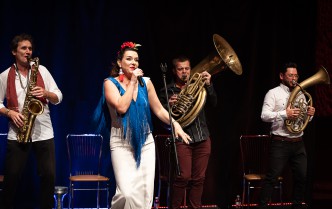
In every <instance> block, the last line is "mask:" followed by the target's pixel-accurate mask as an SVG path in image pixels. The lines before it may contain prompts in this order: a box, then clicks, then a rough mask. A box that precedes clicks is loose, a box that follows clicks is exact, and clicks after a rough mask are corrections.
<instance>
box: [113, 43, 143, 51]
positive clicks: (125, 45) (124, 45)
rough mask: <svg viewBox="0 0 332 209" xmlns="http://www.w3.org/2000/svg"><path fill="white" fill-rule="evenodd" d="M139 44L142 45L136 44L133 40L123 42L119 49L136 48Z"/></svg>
mask: <svg viewBox="0 0 332 209" xmlns="http://www.w3.org/2000/svg"><path fill="white" fill-rule="evenodd" d="M139 46H142V45H141V44H136V43H134V42H124V43H123V44H122V45H121V50H124V49H125V48H132V49H135V50H138V49H137V47H139ZM121 50H120V51H121ZM120 51H118V54H119V53H120Z"/></svg>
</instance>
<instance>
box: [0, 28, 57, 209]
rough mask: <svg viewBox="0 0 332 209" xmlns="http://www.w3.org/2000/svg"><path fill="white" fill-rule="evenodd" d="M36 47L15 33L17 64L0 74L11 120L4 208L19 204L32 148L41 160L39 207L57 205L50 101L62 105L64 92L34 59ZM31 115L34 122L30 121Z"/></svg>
mask: <svg viewBox="0 0 332 209" xmlns="http://www.w3.org/2000/svg"><path fill="white" fill-rule="evenodd" d="M33 47H34V45H33V40H32V37H31V36H30V35H28V34H20V35H17V36H15V37H14V38H13V40H12V42H11V53H12V55H13V56H14V58H15V60H14V64H13V65H12V66H11V67H9V68H8V69H6V70H5V71H4V72H2V73H1V74H0V113H1V114H2V115H4V116H6V117H8V119H9V120H10V123H9V131H8V137H7V138H8V142H7V148H6V160H5V169H4V180H3V191H2V201H1V203H0V208H1V209H9V208H14V206H15V205H17V203H19V202H18V201H16V200H17V199H15V198H16V197H17V195H16V193H17V191H16V190H17V188H18V185H19V181H20V179H21V176H22V173H23V171H24V168H25V165H26V162H27V159H28V157H29V153H30V151H33V152H35V153H34V154H35V157H36V159H37V162H38V163H37V169H38V175H39V176H40V195H39V200H40V205H39V206H40V207H39V208H44V209H51V208H53V207H54V198H53V195H54V184H55V147H54V132H53V127H52V122H51V117H50V109H49V106H48V104H49V103H52V104H59V103H60V102H61V101H62V93H61V91H60V90H59V88H58V86H57V84H56V83H55V81H54V79H53V77H52V75H51V74H50V72H49V71H48V70H47V69H46V68H45V67H44V66H42V65H39V59H31V57H32V52H33V49H34V48H33ZM5 99H6V103H5ZM5 104H6V106H5ZM31 104H32V105H31ZM35 104H37V106H38V108H39V106H41V107H40V111H38V113H36V115H35V116H33V117H32V116H31V115H32V112H33V111H34V109H35V108H32V109H31V108H30V107H32V106H33V105H35ZM37 106H36V107H37ZM29 118H33V121H27V120H28V119H29ZM21 136H22V137H21ZM22 139H24V140H22ZM20 204H23V205H24V203H20ZM23 205H21V207H23ZM24 206H25V205H24Z"/></svg>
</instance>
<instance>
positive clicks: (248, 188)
mask: <svg viewBox="0 0 332 209" xmlns="http://www.w3.org/2000/svg"><path fill="white" fill-rule="evenodd" d="M247 208H248V209H250V182H248V183H247Z"/></svg>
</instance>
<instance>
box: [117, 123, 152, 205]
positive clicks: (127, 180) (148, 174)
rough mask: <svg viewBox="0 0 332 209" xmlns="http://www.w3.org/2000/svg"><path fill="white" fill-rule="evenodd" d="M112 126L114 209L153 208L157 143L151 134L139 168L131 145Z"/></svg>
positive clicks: (144, 147) (143, 149)
mask: <svg viewBox="0 0 332 209" xmlns="http://www.w3.org/2000/svg"><path fill="white" fill-rule="evenodd" d="M114 129H115V128H112V133H111V140H110V149H111V160H112V165H113V170H114V176H115V181H116V192H115V195H114V196H113V198H112V204H111V208H112V209H151V207H152V202H153V190H154V178H155V158H156V155H155V144H154V139H153V135H152V133H150V134H149V136H148V138H147V140H146V143H145V144H144V146H143V148H142V153H141V164H140V166H139V167H138V168H137V166H136V161H135V159H134V152H133V148H132V146H131V145H130V144H129V143H128V141H125V140H123V139H122V138H121V136H120V135H121V134H120V133H119V129H118V130H114Z"/></svg>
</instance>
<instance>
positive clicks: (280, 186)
mask: <svg viewBox="0 0 332 209" xmlns="http://www.w3.org/2000/svg"><path fill="white" fill-rule="evenodd" d="M279 195H280V202H281V205H284V204H283V199H282V195H283V193H282V181H280V183H279Z"/></svg>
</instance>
